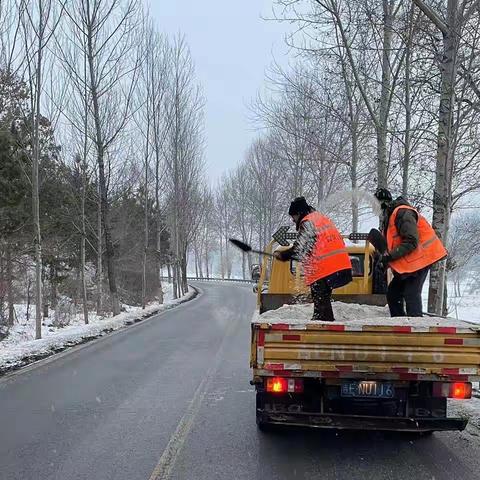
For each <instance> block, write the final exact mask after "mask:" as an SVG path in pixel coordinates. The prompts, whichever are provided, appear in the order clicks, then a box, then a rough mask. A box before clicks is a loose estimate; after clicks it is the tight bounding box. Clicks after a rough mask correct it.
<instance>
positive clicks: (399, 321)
mask: <svg viewBox="0 0 480 480" xmlns="http://www.w3.org/2000/svg"><path fill="white" fill-rule="evenodd" d="M333 312H334V315H335V319H336V321H337V322H341V323H342V324H344V325H368V324H370V325H378V324H381V325H385V326H415V327H437V326H438V327H442V326H446V325H448V326H449V327H457V328H478V329H480V326H479V327H477V326H476V325H475V324H472V323H469V322H464V321H462V320H457V319H454V318H448V319H445V318H437V317H422V318H409V317H397V318H390V315H389V313H388V308H386V307H377V306H372V305H358V304H354V303H343V302H333ZM312 315H313V304H299V305H284V306H283V307H281V308H279V309H278V310H270V311H268V312H265V313H264V314H262V315H260V317H258V316H254V317H253V319H252V321H253V322H258V321H260V322H265V323H292V324H301V323H306V322H309V323H310V322H311V323H319V324H323V323H325V324H330V322H321V321H315V322H312V320H311V318H312Z"/></svg>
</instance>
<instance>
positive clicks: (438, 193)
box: [428, 0, 459, 314]
mask: <svg viewBox="0 0 480 480" xmlns="http://www.w3.org/2000/svg"><path fill="white" fill-rule="evenodd" d="M457 3H458V2H457V1H455V0H448V5H447V22H446V23H447V31H445V32H444V33H443V56H442V61H441V64H440V70H441V87H440V90H441V93H440V107H439V116H438V117H439V118H438V120H439V121H438V140H437V161H436V175H435V189H434V193H433V220H432V226H433V228H434V229H435V231H436V232H437V235H438V236H439V237H440V238H441V239H442V240H443V241H446V239H447V237H448V229H449V225H450V214H451V208H452V173H453V163H454V148H453V136H454V133H453V117H454V108H455V80H456V77H457V68H458V61H457V60H458V58H457V57H458V45H459V37H458V32H457V28H458V27H459V25H458V12H457V8H458V5H457ZM445 277H446V272H445V261H442V262H438V263H437V264H435V265H434V266H433V267H432V269H431V272H430V285H429V291H428V311H429V312H432V313H435V314H443V313H444V304H445V302H444V292H445V283H446V278H445Z"/></svg>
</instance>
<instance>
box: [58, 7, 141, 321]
mask: <svg viewBox="0 0 480 480" xmlns="http://www.w3.org/2000/svg"><path fill="white" fill-rule="evenodd" d="M138 13H139V8H138V2H137V1H136V0H85V1H84V0H75V1H72V2H69V3H68V5H67V8H66V15H67V17H68V21H69V22H68V23H69V28H70V30H71V31H72V32H74V36H73V37H72V43H73V45H72V47H74V49H76V51H77V53H78V55H76V56H74V57H73V58H72V59H71V60H68V56H67V55H65V56H64V58H63V60H64V61H66V62H67V61H68V63H69V69H70V71H71V72H72V73H75V72H76V73H77V81H80V82H81V81H82V80H81V78H82V77H81V71H80V73H79V71H78V65H76V64H75V59H76V58H78V57H83V56H85V58H86V63H87V72H88V78H87V81H86V86H87V89H88V95H89V98H90V102H89V105H91V109H90V114H91V117H92V126H93V129H92V131H90V132H89V135H90V137H91V139H92V141H93V143H94V146H95V151H96V162H97V166H98V188H99V210H100V215H99V227H100V222H101V228H102V230H103V238H104V242H105V261H106V267H107V273H108V283H109V290H110V296H111V301H112V309H113V314H114V315H118V313H120V301H119V295H118V288H117V280H116V274H115V251H114V246H113V240H112V226H111V220H110V205H109V193H108V188H109V181H110V180H111V179H112V165H111V157H110V156H109V153H110V152H111V150H112V147H113V145H114V143H115V142H116V141H117V140H118V139H119V137H120V135H121V134H122V133H123V132H124V130H125V128H126V126H127V124H128V121H129V120H130V117H131V114H132V99H133V92H134V87H135V85H136V80H137V75H138V67H139V64H140V63H141V59H140V58H139V56H138V54H139V49H138V48H136V47H137V45H136V38H135V35H136V34H137V33H138V30H139V29H138V25H139V16H138ZM75 39H77V41H75ZM99 234H100V231H99ZM99 251H100V249H99ZM98 280H99V281H100V279H98Z"/></svg>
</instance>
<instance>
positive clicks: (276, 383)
mask: <svg viewBox="0 0 480 480" xmlns="http://www.w3.org/2000/svg"><path fill="white" fill-rule="evenodd" d="M267 392H269V393H279V394H281V393H302V392H303V380H302V379H301V378H284V377H269V378H267Z"/></svg>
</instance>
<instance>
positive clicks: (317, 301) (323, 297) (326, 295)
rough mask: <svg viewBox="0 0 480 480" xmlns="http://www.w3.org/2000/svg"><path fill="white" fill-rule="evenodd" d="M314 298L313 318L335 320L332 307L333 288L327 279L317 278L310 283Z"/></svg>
mask: <svg viewBox="0 0 480 480" xmlns="http://www.w3.org/2000/svg"><path fill="white" fill-rule="evenodd" d="M310 290H311V292H312V299H313V318H312V320H323V321H325V322H333V321H334V320H335V318H334V317H333V309H332V288H331V287H330V286H328V284H327V281H326V280H324V279H322V280H317V281H316V282H314V283H312V284H311V285H310Z"/></svg>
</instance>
